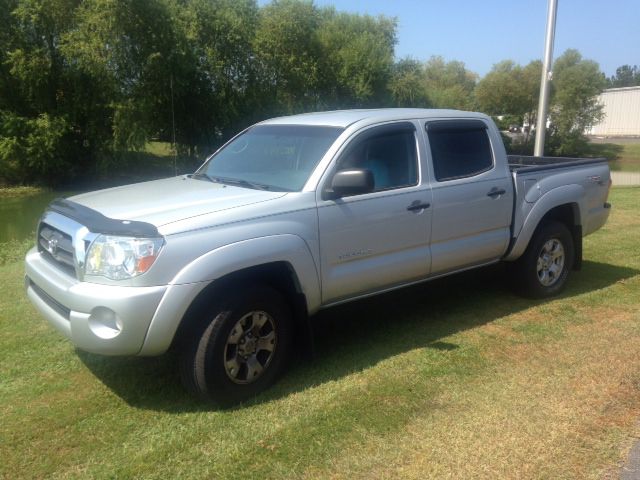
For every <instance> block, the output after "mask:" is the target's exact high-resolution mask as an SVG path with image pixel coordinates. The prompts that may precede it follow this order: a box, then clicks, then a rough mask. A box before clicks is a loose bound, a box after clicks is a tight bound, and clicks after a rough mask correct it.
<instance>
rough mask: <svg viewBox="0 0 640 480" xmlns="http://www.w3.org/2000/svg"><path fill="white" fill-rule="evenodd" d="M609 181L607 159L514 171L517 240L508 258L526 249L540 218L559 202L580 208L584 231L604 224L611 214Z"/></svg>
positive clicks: (595, 228)
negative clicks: (607, 204) (596, 162)
mask: <svg viewBox="0 0 640 480" xmlns="http://www.w3.org/2000/svg"><path fill="white" fill-rule="evenodd" d="M608 183H609V167H608V166H607V164H606V163H600V164H588V165H584V166H575V165H574V166H570V167H567V168H564V169H557V168H554V169H544V170H536V171H534V172H527V171H522V172H518V171H516V172H514V184H515V186H516V192H517V200H516V208H515V214H514V220H513V222H514V230H513V232H514V233H513V235H514V241H513V247H512V249H511V251H510V252H509V254H508V255H507V256H506V257H505V260H516V259H517V258H518V257H519V256H520V255H521V254H522V253H523V252H524V250H525V249H526V247H527V245H528V244H529V240H530V239H531V236H532V235H533V232H534V231H535V229H536V228H537V226H538V224H539V222H540V220H541V219H542V218H543V217H544V215H545V214H546V213H547V212H548V211H549V210H551V209H552V208H555V207H557V206H560V205H565V204H571V205H573V206H574V209H576V208H577V212H576V217H577V218H576V224H577V225H580V226H581V227H582V232H583V233H582V234H583V235H588V234H589V233H592V232H594V231H595V230H597V229H598V228H600V227H601V226H602V225H603V224H604V222H605V221H606V219H607V217H608V214H609V212H608V208H606V207H605V201H606V197H607V192H608Z"/></svg>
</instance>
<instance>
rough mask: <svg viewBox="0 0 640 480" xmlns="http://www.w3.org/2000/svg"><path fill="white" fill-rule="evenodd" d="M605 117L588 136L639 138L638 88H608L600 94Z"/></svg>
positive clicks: (639, 97)
mask: <svg viewBox="0 0 640 480" xmlns="http://www.w3.org/2000/svg"><path fill="white" fill-rule="evenodd" d="M599 101H600V103H601V104H602V105H604V114H605V117H604V119H603V120H602V122H600V123H599V124H597V125H594V126H593V127H592V128H591V130H589V132H588V133H589V135H602V136H626V137H631V136H640V87H627V88H610V89H608V90H605V91H604V92H602V93H601V94H600V97H599Z"/></svg>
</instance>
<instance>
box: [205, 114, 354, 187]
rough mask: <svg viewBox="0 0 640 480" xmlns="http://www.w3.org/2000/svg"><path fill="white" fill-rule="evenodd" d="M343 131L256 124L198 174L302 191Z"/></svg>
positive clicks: (242, 185) (236, 182) (213, 178)
mask: <svg viewBox="0 0 640 480" xmlns="http://www.w3.org/2000/svg"><path fill="white" fill-rule="evenodd" d="M342 131H343V129H342V128H336V127H319V126H310V125H257V126H255V127H251V128H250V129H249V130H247V131H245V132H244V133H242V134H241V135H239V136H238V137H236V138H235V139H233V141H231V142H230V143H229V144H227V145H226V146H225V147H224V148H223V149H222V150H220V151H219V152H218V153H216V154H215V155H214V156H213V157H211V158H210V159H209V160H208V161H207V162H206V163H205V164H204V165H203V166H202V167H200V169H199V170H198V172H197V173H196V174H195V176H196V177H205V178H207V179H209V180H211V181H214V182H220V183H228V184H232V185H239V186H241V187H248V188H262V189H264V190H275V191H299V190H301V189H302V187H303V186H304V184H305V182H306V181H307V179H308V178H309V175H311V172H312V171H313V169H314V168H315V167H316V165H317V164H318V162H319V161H320V159H321V158H322V156H323V155H324V154H325V153H326V151H327V150H328V149H329V147H330V146H331V144H332V143H333V142H334V141H335V139H336V138H338V135H340V133H342Z"/></svg>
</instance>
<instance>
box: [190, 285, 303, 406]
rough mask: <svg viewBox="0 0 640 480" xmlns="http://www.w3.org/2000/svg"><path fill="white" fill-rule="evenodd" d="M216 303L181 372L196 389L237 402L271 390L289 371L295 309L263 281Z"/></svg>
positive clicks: (202, 322)
mask: <svg viewBox="0 0 640 480" xmlns="http://www.w3.org/2000/svg"><path fill="white" fill-rule="evenodd" d="M241 290H242V291H244V292H245V293H240V291H241ZM213 303H214V304H215V306H214V307H213V308H212V309H211V310H208V311H207V310H206V309H205V312H203V313H201V314H200V315H201V318H200V319H199V320H200V322H199V323H198V326H199V327H198V328H197V329H196V330H195V332H194V333H195V334H194V335H193V337H192V338H191V339H190V340H189V341H188V342H187V344H186V346H185V347H184V348H183V350H182V354H181V375H182V380H183V383H184V384H185V386H186V387H187V389H188V390H190V391H191V392H193V393H195V394H196V395H198V396H200V397H201V398H204V399H206V400H209V401H213V402H214V403H217V404H219V405H220V406H231V405H234V404H237V403H239V402H242V401H244V400H248V399H250V398H252V397H254V396H256V395H257V394H258V393H260V392H262V391H263V390H265V389H267V388H268V387H269V386H271V385H272V384H273V383H274V382H275V381H276V379H277V378H278V376H279V375H280V373H282V371H283V370H284V368H285V366H286V362H287V360H288V357H289V353H290V350H291V343H292V328H291V311H290V309H289V307H288V305H287V303H286V302H285V300H284V298H283V297H282V295H281V294H280V293H279V292H278V291H276V290H274V289H272V288H270V287H267V286H262V285H255V286H249V287H246V286H238V288H237V293H231V294H230V295H227V296H226V297H225V298H224V299H218V300H217V301H214V302H213Z"/></svg>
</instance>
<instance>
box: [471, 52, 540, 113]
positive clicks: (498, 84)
mask: <svg viewBox="0 0 640 480" xmlns="http://www.w3.org/2000/svg"><path fill="white" fill-rule="evenodd" d="M541 72H542V63H541V62H540V61H537V60H536V61H533V62H531V63H529V64H528V65H527V66H525V67H521V66H520V65H517V64H515V63H514V62H513V61H511V60H505V61H503V62H500V63H497V64H496V65H494V66H493V68H492V69H491V71H490V72H489V73H488V74H487V75H485V77H484V78H482V80H480V82H478V87H477V88H476V92H475V93H476V101H477V104H478V107H479V108H480V110H482V111H484V112H486V113H489V114H492V115H503V114H509V115H513V116H515V117H517V118H518V121H517V122H516V123H520V124H522V122H524V121H527V122H529V123H534V122H535V110H536V108H537V106H538V96H539V94H540V75H541Z"/></svg>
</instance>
